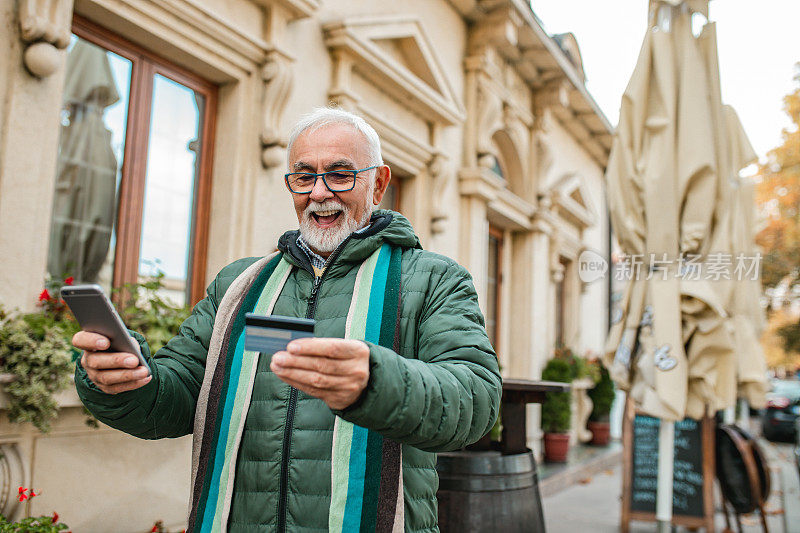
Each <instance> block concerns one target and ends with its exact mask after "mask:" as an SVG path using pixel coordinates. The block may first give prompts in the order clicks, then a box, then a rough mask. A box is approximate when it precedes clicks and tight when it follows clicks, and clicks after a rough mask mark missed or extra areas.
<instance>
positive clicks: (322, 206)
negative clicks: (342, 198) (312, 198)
mask: <svg viewBox="0 0 800 533" xmlns="http://www.w3.org/2000/svg"><path fill="white" fill-rule="evenodd" d="M320 211H341V212H342V214H343V215H347V214H348V213H349V212H350V208H349V207H347V206H346V205H344V204H341V203H339V202H337V201H335V200H325V201H324V202H311V203H309V204H308V206H306V208H305V209H304V210H303V217H305V218H309V217H310V216H311V214H312V213H318V212H320Z"/></svg>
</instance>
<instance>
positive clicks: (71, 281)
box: [64, 276, 75, 285]
mask: <svg viewBox="0 0 800 533" xmlns="http://www.w3.org/2000/svg"><path fill="white" fill-rule="evenodd" d="M74 282H75V278H74V277H72V276H70V277H68V278H67V279H65V280H64V285H72V284H73V283H74Z"/></svg>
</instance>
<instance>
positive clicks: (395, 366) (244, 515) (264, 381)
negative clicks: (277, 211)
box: [75, 211, 501, 533]
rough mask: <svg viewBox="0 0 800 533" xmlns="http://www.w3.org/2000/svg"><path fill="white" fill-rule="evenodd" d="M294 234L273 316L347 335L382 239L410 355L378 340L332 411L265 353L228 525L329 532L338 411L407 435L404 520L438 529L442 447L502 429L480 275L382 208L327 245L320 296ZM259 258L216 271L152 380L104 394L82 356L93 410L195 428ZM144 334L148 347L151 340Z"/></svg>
mask: <svg viewBox="0 0 800 533" xmlns="http://www.w3.org/2000/svg"><path fill="white" fill-rule="evenodd" d="M296 239H297V232H296V231H292V232H287V233H286V234H284V235H283V236H282V237H281V239H280V241H279V245H278V248H279V250H280V251H281V252H283V253H284V255H285V257H286V258H287V259H288V260H289V262H291V263H292V265H294V266H295V267H296V268H294V269H293V270H292V273H291V274H290V276H289V279H288V281H287V283H286V285H285V287H284V289H283V291H282V292H281V295H280V297H279V298H278V301H277V303H276V306H275V309H274V311H273V312H274V313H275V314H277V315H284V316H295V317H305V316H307V314H308V313H310V314H312V315H313V318H315V319H316V320H317V325H316V335H317V336H321V337H343V336H344V329H345V319H346V314H347V310H348V307H349V305H350V299H351V296H352V291H353V286H354V283H355V275H356V271H357V268H358V266H359V264H360V263H361V262H362V261H363V260H364V259H366V258H367V257H368V256H369V255H370V254H371V253H372V252H373V251H374V250H376V249H377V248H378V247H380V246H381V245H382V244H383V243H384V242H388V243H389V244H391V245H392V246H396V247H400V248H402V250H403V253H402V292H401V298H402V309H401V316H400V326H401V327H400V347H401V353H399V354H397V353H394V352H393V351H392V350H390V349H388V348H384V347H381V346H377V345H373V344H370V346H369V348H370V378H369V382H368V384H367V388H366V389H365V391H364V393H363V394H362V396H361V397H360V398H359V400H358V401H357V402H356V403H355V404H354V405H352V406H350V407H349V408H347V409H345V410H343V411H336V412H333V411H331V409H329V408H328V407H327V406H326V405H325V404H324V403H323V402H322V401H321V400H318V399H316V398H313V397H311V396H308V395H306V394H305V393H303V392H300V391H298V390H297V389H294V388H292V387H289V385H286V384H285V383H283V382H282V381H280V380H279V379H278V378H277V377H275V375H274V374H272V373H271V372H270V370H269V357H262V358H261V360H260V361H259V364H258V371H257V374H256V379H255V384H254V388H253V394H252V400H251V406H250V410H249V412H248V415H247V419H246V422H245V429H244V434H243V436H242V440H241V445H240V451H239V455H238V459H237V467H236V477H235V481H234V491H233V500H232V508H231V513H230V518H229V522H228V530H229V531H232V532H242V533H245V532H256V531H258V532H261V531H291V532H295V531H297V532H311V531H325V530H327V524H328V506H329V503H330V493H331V471H330V470H331V465H330V458H331V443H332V436H333V423H334V415H339V416H341V417H342V418H344V419H346V420H348V421H350V422H353V423H354V424H358V425H360V426H363V427H367V428H370V429H372V430H375V431H378V432H380V433H381V434H383V435H384V436H385V437H388V438H390V439H394V440H396V441H399V442H401V443H402V444H403V451H402V453H403V488H404V496H405V527H406V530H407V531H438V527H437V511H436V490H437V487H438V477H437V475H436V470H435V466H436V454H435V452H439V451H447V450H454V449H458V448H461V447H463V446H465V445H467V444H470V443H472V442H474V441H476V440H478V439H479V438H480V437H481V436H483V435H484V434H485V433H486V432H487V431H488V430H489V428H491V427H492V424H493V423H494V421H495V419H496V417H497V412H498V406H499V401H500V391H501V380H500V374H499V371H498V366H497V360H496V357H495V354H494V351H493V349H492V346H491V345H490V343H489V339H488V338H487V336H486V331H485V329H484V323H483V316H482V315H481V312H480V310H479V309H478V299H477V296H476V293H475V289H474V287H473V285H472V281H471V279H470V276H469V274H468V273H467V271H466V270H465V269H464V268H463V267H461V266H459V265H458V264H457V263H455V262H454V261H452V260H450V259H448V258H446V257H443V256H441V255H437V254H434V253H431V252H426V251H423V250H422V249H421V247H420V245H419V240H418V239H417V237H416V236H415V235H414V232H413V229H412V228H411V225H410V224H409V223H408V221H407V220H406V219H405V218H404V217H403V216H402V215H399V214H398V213H393V212H391V211H378V212H376V213H375V214H374V215H373V218H372V224H371V227H370V229H369V230H367V231H366V232H364V233H363V234H362V235H356V234H354V235H353V236H351V237H349V238H348V239H347V240H346V241H345V242H344V243H343V244H342V245H341V246H340V247H339V249H337V250H336V251H335V252H334V253H333V254H332V255H331V257H330V258H329V260H328V266H327V268H326V271H325V273H324V274H323V276H322V278H321V280H320V281H319V283H318V287H317V289H316V294H314V285H315V283H314V275H313V270H312V268H311V265H310V263H309V260H308V257H307V256H306V255H305V253H304V252H303V251H302V250H300V248H299V247H298V246H297V243H296ZM255 260H256V259H255V258H248V259H241V260H239V261H236V262H234V263H232V264H230V265H228V266H226V267H225V268H223V269H222V271H220V273H219V274H218V275H217V277H216V279H215V280H214V281H213V282H212V283H211V285H210V286H209V287H208V292H207V296H206V298H205V299H203V300H202V301H200V302H199V303H198V304H197V305H196V306H195V308H194V310H193V312H192V314H191V316H190V317H189V318H187V319H186V321H185V322H184V323H183V324H182V325H181V328H180V331H179V333H178V335H177V336H176V337H174V338H173V339H172V340H170V341H169V343H168V344H167V345H166V346H164V348H162V349H161V350H159V351H158V353H156V354H155V356H153V357H152V358H151V359H150V366H151V367H152V369H153V379H152V380H151V381H150V382H149V383H148V384H147V385H145V386H144V387H142V388H140V389H137V390H135V391H129V392H125V393H121V394H117V395H107V394H104V393H103V392H102V391H100V390H99V389H98V388H97V387H95V385H94V384H93V383H92V382H91V381H90V380H89V379H88V378H87V376H86V373H85V371H84V370H83V369H82V368H81V367H80V365H79V366H78V368H77V370H76V379H75V384H76V387H77V389H78V393H79V395H80V397H81V399H82V400H83V402H84V404H85V405H86V407H87V408H88V409H89V410H90V411H91V412H92V413H93V414H94V415H95V416H96V417H97V418H98V419H99V420H101V421H102V422H104V423H106V424H108V425H109V426H111V427H114V428H117V429H120V430H122V431H125V432H126V433H130V434H131V435H135V436H138V437H141V438H145V439H156V438H163V437H179V436H182V435H186V434H189V433H192V428H193V423H194V412H195V406H196V403H197V396H198V393H199V390H200V386H201V383H202V380H203V375H204V364H205V358H206V354H207V351H208V346H209V340H210V337H211V332H212V328H213V324H214V316H215V312H216V309H217V305H218V304H219V302H220V300H221V299H222V296H223V295H224V293H225V291H226V289H227V288H228V287H229V286H230V284H231V283H232V282H233V280H234V279H235V278H236V277H237V276H238V275H239V274H240V273H241V272H242V271H244V270H245V269H246V268H247V267H248V266H249V265H251V264H252V263H253V262H254V261H255ZM135 336H136V337H137V339H138V340H139V341H140V344H141V345H142V350H143V353H144V354H146V356H147V357H150V351H149V348H148V346H147V343H146V342H145V341H144V339H143V338H142V337H141V335H138V334H137V335H135ZM284 452H286V453H284ZM187 481H188V480H187Z"/></svg>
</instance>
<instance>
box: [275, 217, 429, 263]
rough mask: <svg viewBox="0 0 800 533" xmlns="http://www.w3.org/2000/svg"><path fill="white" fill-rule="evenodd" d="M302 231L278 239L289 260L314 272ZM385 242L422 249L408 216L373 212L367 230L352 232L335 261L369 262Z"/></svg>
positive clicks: (289, 233)
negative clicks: (303, 246) (301, 243)
mask: <svg viewBox="0 0 800 533" xmlns="http://www.w3.org/2000/svg"><path fill="white" fill-rule="evenodd" d="M299 235H300V231H299V230H292V231H287V232H286V233H284V234H283V235H282V236H281V238H280V239H278V250H280V251H281V252H283V253H284V254H285V256H286V259H287V260H288V261H289V262H290V263H292V264H294V265H296V266H298V267H302V268H305V269H306V270H309V271H311V265H310V263H309V260H308V257H307V256H306V254H305V252H304V251H303V250H302V249H301V248H300V247H299V246H298V245H297V237H298V236H299ZM383 243H388V244H390V245H392V246H396V247H399V248H422V245H421V244H420V242H419V238H417V235H416V234H415V233H414V228H413V227H411V223H410V222H409V221H408V219H407V218H406V217H404V216H403V215H401V214H400V213H397V212H395V211H389V210H388V209H379V210H377V211H375V212H373V213H372V217H371V218H370V224H369V226H367V227H366V228H364V229H362V230H360V231H356V232H354V233H351V234H350V236H349V237H347V239H345V241H344V242H343V243H342V244H340V245H339V247H340V248H341V249H338V248H337V250H336V251H335V252H333V253H334V254H337V256H336V257H335V258H334V259H335V262H337V263H339V262H346V263H359V262H361V261H363V260H364V259H366V258H367V257H369V256H370V254H372V252H374V251H375V250H377V249H378V248H380V247H381V246H382V245H383Z"/></svg>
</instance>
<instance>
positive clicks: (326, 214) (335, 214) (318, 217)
mask: <svg viewBox="0 0 800 533" xmlns="http://www.w3.org/2000/svg"><path fill="white" fill-rule="evenodd" d="M341 214H342V212H341V211H338V210H331V211H317V212H316V213H311V218H313V219H314V222H316V223H317V225H318V226H319V227H321V228H329V227H331V226H333V225H335V224H336V222H337V221H338V220H339V216H340V215H341Z"/></svg>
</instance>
